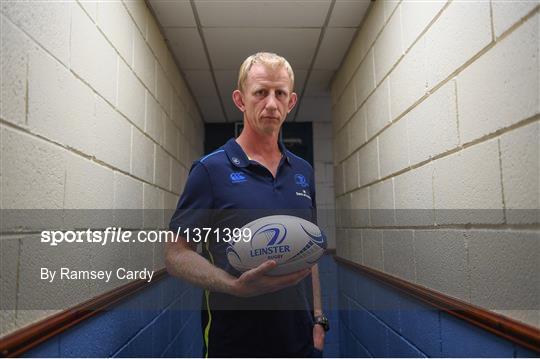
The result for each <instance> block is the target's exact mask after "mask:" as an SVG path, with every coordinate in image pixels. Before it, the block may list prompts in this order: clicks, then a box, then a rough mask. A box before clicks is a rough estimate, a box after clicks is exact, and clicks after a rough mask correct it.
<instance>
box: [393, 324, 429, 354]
mask: <svg viewBox="0 0 540 359" xmlns="http://www.w3.org/2000/svg"><path fill="white" fill-rule="evenodd" d="M388 356H389V357H392V358H426V357H427V356H426V355H425V354H424V353H422V352H421V351H419V350H418V348H416V347H415V346H413V345H412V344H411V343H409V342H407V340H406V339H405V338H403V337H402V336H400V335H399V334H398V333H396V332H394V331H392V330H389V331H388Z"/></svg>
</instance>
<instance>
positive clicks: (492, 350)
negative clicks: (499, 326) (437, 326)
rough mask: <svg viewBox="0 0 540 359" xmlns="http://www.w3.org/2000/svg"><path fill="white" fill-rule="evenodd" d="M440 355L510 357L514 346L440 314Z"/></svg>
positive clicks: (444, 314) (465, 323)
mask: <svg viewBox="0 0 540 359" xmlns="http://www.w3.org/2000/svg"><path fill="white" fill-rule="evenodd" d="M441 342H442V355H443V356H445V357H456V358H461V357H481V358H485V357H491V358H500V357H512V356H513V354H514V345H513V344H512V343H510V342H509V341H507V340H505V339H503V338H500V337H497V336H495V335H493V334H491V333H489V332H487V331H485V330H482V329H480V328H477V327H474V326H472V325H470V324H468V323H467V322H465V321H463V320H460V319H457V318H454V317H452V316H450V315H448V314H446V313H441Z"/></svg>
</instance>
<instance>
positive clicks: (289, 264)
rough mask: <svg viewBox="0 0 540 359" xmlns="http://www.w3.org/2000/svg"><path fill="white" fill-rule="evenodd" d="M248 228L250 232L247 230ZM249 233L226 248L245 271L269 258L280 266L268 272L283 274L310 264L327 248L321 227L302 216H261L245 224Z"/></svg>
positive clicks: (228, 253) (232, 261) (234, 262)
mask: <svg viewBox="0 0 540 359" xmlns="http://www.w3.org/2000/svg"><path fill="white" fill-rule="evenodd" d="M247 228H249V230H248V232H246V231H244V230H245V229H247ZM249 232H250V233H251V234H250V235H249V237H245V238H242V239H239V238H235V241H231V242H230V246H229V247H228V248H227V259H228V260H229V263H230V264H231V265H232V266H233V267H234V268H235V269H237V270H238V271H240V272H245V271H247V270H249V269H252V268H255V267H258V266H259V265H260V264H262V263H263V262H265V261H267V260H274V261H276V263H277V266H276V267H275V268H274V269H272V270H271V271H269V272H268V274H269V275H283V274H288V273H292V272H296V271H299V270H302V269H304V268H308V267H311V266H312V265H314V264H315V263H317V261H318V260H319V258H321V256H322V255H323V254H324V251H325V249H326V245H327V242H326V236H325V235H324V233H323V232H322V231H321V230H320V228H319V227H318V226H317V225H315V224H313V223H311V222H309V221H306V220H305V219H303V218H299V217H294V216H286V215H277V216H268V217H262V218H259V219H256V220H254V221H253V222H250V223H248V224H246V225H245V226H244V227H242V233H244V234H245V233H249Z"/></svg>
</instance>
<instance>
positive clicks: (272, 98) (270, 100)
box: [266, 92, 277, 110]
mask: <svg viewBox="0 0 540 359" xmlns="http://www.w3.org/2000/svg"><path fill="white" fill-rule="evenodd" d="M266 108H267V109H268V110H275V109H277V98H276V94H275V93H273V92H271V93H270V94H269V95H268V97H267V99H266Z"/></svg>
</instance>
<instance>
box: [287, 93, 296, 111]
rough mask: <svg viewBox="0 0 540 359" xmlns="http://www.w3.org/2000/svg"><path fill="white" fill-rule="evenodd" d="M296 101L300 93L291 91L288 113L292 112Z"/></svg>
mask: <svg viewBox="0 0 540 359" xmlns="http://www.w3.org/2000/svg"><path fill="white" fill-rule="evenodd" d="M296 101H298V95H297V94H296V92H293V93H291V98H290V99H289V110H288V111H287V113H289V112H291V111H292V109H293V108H294V106H296Z"/></svg>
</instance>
